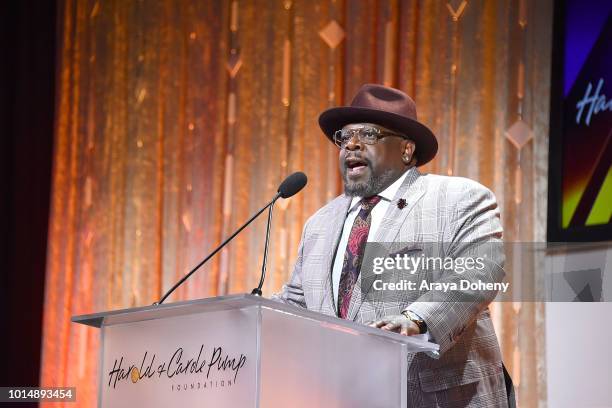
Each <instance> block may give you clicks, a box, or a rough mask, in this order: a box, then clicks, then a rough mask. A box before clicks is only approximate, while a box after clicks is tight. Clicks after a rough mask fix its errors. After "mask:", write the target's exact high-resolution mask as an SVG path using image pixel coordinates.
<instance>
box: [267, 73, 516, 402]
mask: <svg viewBox="0 0 612 408" xmlns="http://www.w3.org/2000/svg"><path fill="white" fill-rule="evenodd" d="M319 124H320V126H321V128H322V130H323V132H324V133H325V134H326V135H327V137H328V138H329V139H330V140H331V141H333V142H334V143H335V144H336V145H337V146H338V147H339V148H340V154H339V159H340V171H341V173H342V177H343V181H344V190H345V193H344V194H342V195H341V196H339V197H337V198H336V199H334V200H333V201H331V202H330V203H328V204H327V205H325V206H324V207H323V208H321V209H320V210H318V211H317V212H316V213H315V214H314V215H313V216H312V217H310V219H309V220H308V221H307V222H306V224H305V226H304V231H303V234H302V240H301V243H300V246H299V251H298V257H297V261H296V264H295V268H294V270H293V273H292V276H291V279H290V281H289V282H288V283H287V284H286V285H284V286H283V289H282V291H281V292H280V293H278V294H276V295H274V296H273V298H275V299H276V300H279V301H282V302H285V303H288V304H293V305H296V306H300V307H304V308H308V309H310V310H314V311H317V312H320V313H324V314H327V315H334V316H338V317H341V318H344V319H351V320H354V321H356V322H360V323H364V324H370V325H372V326H374V327H379V328H381V329H382V330H391V331H395V332H398V333H401V334H404V335H421V336H425V337H426V338H427V339H429V340H430V341H432V342H435V343H437V344H439V346H440V349H439V353H438V354H437V355H428V354H424V353H418V354H414V355H411V357H410V358H409V361H408V367H409V369H408V399H409V404H410V406H411V407H507V406H508V405H513V401H512V399H513V398H511V397H510V395H511V390H512V387H511V382H509V384H508V388H507V387H506V382H505V381H508V380H509V377H507V378H505V375H504V372H505V370H504V369H503V365H502V359H501V353H500V349H499V344H498V341H497V337H496V335H495V331H494V329H493V324H492V321H491V318H490V315H489V310H488V304H489V303H490V302H491V301H492V300H493V298H494V297H495V292H491V291H488V292H484V291H470V290H468V291H464V292H462V293H457V292H448V293H444V292H437V293H432V292H431V291H406V292H404V293H401V295H395V296H393V297H390V298H387V299H382V301H381V302H379V301H375V300H374V297H371V296H369V294H368V293H369V292H370V291H372V290H373V289H372V287H371V285H369V284H365V281H364V280H362V277H363V275H364V273H363V271H361V265H362V262H363V259H364V249H365V244H366V242H386V243H393V242H395V243H412V245H413V246H414V245H416V246H419V245H420V246H422V244H426V243H434V244H437V245H438V246H440V247H442V248H443V250H442V252H443V253H444V255H445V256H447V257H451V258H458V257H463V256H467V255H474V248H480V249H481V250H482V249H483V248H485V246H483V245H486V250H485V251H486V256H485V259H486V262H485V268H484V269H482V270H476V269H474V270H471V271H468V272H465V273H462V274H457V273H453V271H450V272H449V271H436V272H432V274H433V275H430V276H428V277H427V278H428V279H429V280H430V281H434V282H444V283H453V282H454V283H458V281H459V280H460V279H463V280H469V281H485V282H499V281H501V280H502V278H503V276H504V272H503V263H504V255H503V251H502V248H501V245H500V244H501V237H502V227H501V224H500V220H499V210H498V208H497V203H496V200H495V197H494V195H493V193H492V192H491V191H490V190H488V189H487V188H485V187H484V186H482V185H480V184H478V183H476V182H474V181H472V180H469V179H465V178H460V177H444V176H436V175H428V174H422V173H420V172H419V171H418V170H417V167H418V166H421V165H423V164H425V163H427V162H429V161H430V160H431V159H433V157H434V156H435V154H436V152H437V149H438V143H437V141H436V138H435V136H434V135H433V133H432V132H431V131H430V130H429V129H428V128H427V127H426V126H424V125H423V124H421V123H420V122H418V121H417V118H416V106H415V104H414V102H413V101H412V99H410V98H409V97H408V96H407V95H406V94H404V93H403V92H401V91H399V90H396V89H393V88H388V87H384V86H380V85H364V86H363V87H362V88H361V89H360V90H359V92H358V93H357V95H356V96H355V98H354V99H353V101H352V103H351V105H350V106H345V107H338V108H332V109H328V110H327V111H325V112H323V113H322V114H321V116H320V117H319ZM476 252H478V251H477V250H476ZM364 270H365V269H364ZM360 272H361V273H360ZM362 291H363V292H364V293H362ZM366 292H368V293H366Z"/></svg>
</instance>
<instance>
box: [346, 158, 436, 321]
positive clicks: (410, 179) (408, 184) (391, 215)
mask: <svg viewBox="0 0 612 408" xmlns="http://www.w3.org/2000/svg"><path fill="white" fill-rule="evenodd" d="M408 172H409V173H408V175H407V176H406V179H405V180H404V182H403V183H402V185H401V186H400V188H399V189H398V190H397V192H396V194H395V196H394V197H393V200H392V201H391V203H389V207H388V208H387V211H386V213H385V215H384V216H383V219H382V221H381V223H380V225H379V226H378V229H377V230H376V235H375V236H374V240H373V241H374V242H393V241H394V240H395V238H396V237H397V235H398V234H399V231H400V228H401V226H402V225H403V224H404V221H405V220H406V218H407V217H408V214H410V212H411V211H412V209H413V208H414V206H415V205H416V203H417V202H418V201H419V200H420V199H421V198H422V197H423V194H425V188H424V187H423V179H422V178H420V176H421V173H420V172H419V171H418V170H417V169H416V167H413V168H411V169H410V170H408ZM401 198H403V199H404V200H406V205H405V206H404V207H403V208H401V209H400V208H399V207H398V205H397V202H398V201H399V199H401ZM361 276H362V274H361V273H360V274H359V277H358V278H357V282H356V283H355V287H354V288H353V294H352V295H351V303H350V305H349V311H348V316H347V319H348V320H355V318H356V317H357V312H358V311H359V309H360V308H361V304H362V302H363V299H362V291H361ZM373 282H374V281H373V280H371V279H370V280H369V282H368V287H367V288H364V289H365V290H366V293H367V292H368V291H369V289H370V287H371V285H372V284H373Z"/></svg>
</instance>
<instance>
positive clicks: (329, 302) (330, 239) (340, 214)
mask: <svg viewBox="0 0 612 408" xmlns="http://www.w3.org/2000/svg"><path fill="white" fill-rule="evenodd" d="M351 200H352V197H348V196H345V195H342V196H340V199H339V200H338V204H337V206H335V208H332V211H331V212H330V215H329V223H328V225H329V227H330V233H329V234H325V237H326V241H325V245H324V248H326V251H327V253H326V254H325V256H324V257H323V259H325V262H324V264H323V271H325V273H326V276H325V288H324V293H323V299H322V301H321V303H322V304H321V311H322V312H323V313H327V314H329V315H334V316H337V315H338V311H337V306H336V304H335V302H334V294H333V291H332V268H333V262H334V256H335V254H336V251H337V248H338V243H339V242H340V237H341V236H342V229H343V228H344V220H345V219H346V214H347V213H348V210H349V206H350V204H351Z"/></svg>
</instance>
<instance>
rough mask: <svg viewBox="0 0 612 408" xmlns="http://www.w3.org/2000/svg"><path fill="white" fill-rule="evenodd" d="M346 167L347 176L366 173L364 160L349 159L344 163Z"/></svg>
mask: <svg viewBox="0 0 612 408" xmlns="http://www.w3.org/2000/svg"><path fill="white" fill-rule="evenodd" d="M344 165H345V166H346V174H347V175H349V176H360V175H361V174H363V173H364V172H365V171H366V168H367V167H368V162H367V161H366V160H364V159H360V158H357V157H351V158H348V159H346V160H345V161H344Z"/></svg>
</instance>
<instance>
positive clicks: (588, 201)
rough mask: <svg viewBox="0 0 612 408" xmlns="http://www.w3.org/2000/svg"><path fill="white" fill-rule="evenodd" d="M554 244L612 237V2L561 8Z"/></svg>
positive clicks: (573, 0) (554, 117)
mask: <svg viewBox="0 0 612 408" xmlns="http://www.w3.org/2000/svg"><path fill="white" fill-rule="evenodd" d="M556 7H557V10H555V28H554V37H555V42H554V52H553V70H552V74H553V75H552V88H551V97H552V101H551V137H550V144H551V149H550V152H551V155H550V156H551V161H550V172H549V177H550V182H549V187H550V189H549V190H550V193H549V222H548V239H549V241H591V240H592V241H599V240H609V239H612V234H611V233H610V232H611V231H612V228H611V227H612V224H611V221H612V219H611V218H612V14H611V12H612V2H609V1H595V0H589V1H585V0H566V1H560V2H557V4H556Z"/></svg>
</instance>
